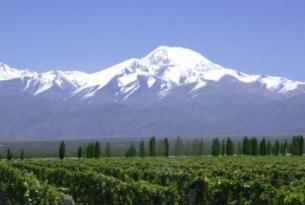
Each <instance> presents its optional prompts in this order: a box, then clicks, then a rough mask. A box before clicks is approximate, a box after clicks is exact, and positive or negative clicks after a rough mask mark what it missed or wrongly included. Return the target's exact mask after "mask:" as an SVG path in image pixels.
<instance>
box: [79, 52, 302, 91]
mask: <svg viewBox="0 0 305 205" xmlns="http://www.w3.org/2000/svg"><path fill="white" fill-rule="evenodd" d="M139 76H146V77H147V79H148V80H147V85H148V87H152V86H153V84H154V83H155V82H156V81H158V80H161V81H163V86H162V88H163V89H162V88H161V90H160V93H161V92H163V91H164V90H170V89H171V88H173V87H176V86H181V85H186V84H195V86H194V88H193V89H192V91H195V90H198V89H201V88H203V87H205V86H206V85H207V83H208V82H209V81H214V82H217V81H219V80H221V79H222V78H223V77H225V76H231V77H234V78H235V79H237V80H239V81H240V82H243V83H255V82H259V83H260V84H261V85H262V86H264V87H265V88H266V89H268V90H271V91H273V92H276V93H286V92H289V91H293V90H296V89H297V88H298V87H299V85H305V83H302V82H297V81H291V80H287V79H284V78H279V77H272V76H260V75H249V74H245V73H241V72H238V71H236V70H233V69H228V68H224V67H222V66H220V65H217V64H215V63H213V62H211V61H210V60H208V59H207V58H205V57H204V56H202V55H201V54H199V53H197V52H194V51H192V50H189V49H185V48H180V47H166V46H161V47H158V48H157V49H155V50H154V51H152V52H151V53H149V54H148V55H147V56H145V57H144V58H142V59H130V60H127V61H124V62H122V63H120V64H117V65H115V66H113V67H110V68H107V69H105V70H102V71H100V72H97V73H93V74H90V77H89V78H88V83H87V84H86V85H85V86H83V87H82V88H80V89H79V91H82V90H87V93H86V97H92V96H94V95H95V93H96V92H97V91H98V90H100V89H102V88H103V87H104V86H106V85H107V84H108V83H109V82H110V81H111V80H112V79H113V78H117V80H118V82H119V87H120V88H122V89H121V91H122V92H126V90H127V91H128V89H127V88H128V87H129V88H130V84H131V83H134V82H136V81H137V79H138V78H139ZM90 88H91V89H90ZM125 88H126V89H125Z"/></svg>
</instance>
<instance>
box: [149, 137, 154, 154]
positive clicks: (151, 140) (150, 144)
mask: <svg viewBox="0 0 305 205" xmlns="http://www.w3.org/2000/svg"><path fill="white" fill-rule="evenodd" d="M149 156H151V157H155V156H156V138H155V137H154V136H153V137H151V138H150V140H149Z"/></svg>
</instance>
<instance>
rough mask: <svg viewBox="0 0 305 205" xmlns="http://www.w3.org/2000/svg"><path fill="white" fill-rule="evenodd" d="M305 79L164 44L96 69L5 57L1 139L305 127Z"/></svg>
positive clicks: (0, 81)
mask: <svg viewBox="0 0 305 205" xmlns="http://www.w3.org/2000/svg"><path fill="white" fill-rule="evenodd" d="M304 107H305V83H304V82H298V81H293V80H289V79H286V78H281V77H273V76H265V75H250V74H245V73H242V72H238V71H236V70H233V69H229V68H225V67H222V66H220V65H218V64H215V63H213V62H211V61H210V60H209V59H207V58H206V57H204V56H202V55H201V54H199V53H197V52H195V51H192V50H190V49H186V48H181V47H166V46H161V47H158V48H156V49H155V50H153V51H152V52H151V53H149V54H148V55H147V56H145V57H143V58H140V59H138V58H133V59H129V60H126V61H124V62H122V63H119V64H117V65H114V66H112V67H109V68H106V69H102V70H101V71H99V72H96V73H90V74H89V73H85V72H80V71H61V70H53V71H48V72H43V73H38V72H34V71H30V70H20V69H15V68H11V67H10V66H8V65H6V64H3V63H0V139H2V140H22V139H71V138H110V137H116V138H117V137H145V136H146V137H147V136H151V135H156V136H169V137H174V136H178V135H180V136H185V137H200V136H215V135H264V134H292V133H300V132H303V133H304V132H305V109H304Z"/></svg>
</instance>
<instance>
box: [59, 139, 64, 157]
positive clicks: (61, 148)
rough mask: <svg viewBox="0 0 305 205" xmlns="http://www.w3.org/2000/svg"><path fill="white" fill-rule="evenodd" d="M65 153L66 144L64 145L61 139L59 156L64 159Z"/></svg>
mask: <svg viewBox="0 0 305 205" xmlns="http://www.w3.org/2000/svg"><path fill="white" fill-rule="evenodd" d="M65 155H66V145H65V143H64V141H61V143H60V145H59V158H60V159H64V158H65Z"/></svg>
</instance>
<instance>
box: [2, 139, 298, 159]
mask: <svg viewBox="0 0 305 205" xmlns="http://www.w3.org/2000/svg"><path fill="white" fill-rule="evenodd" d="M171 143H172V144H173V145H172V146H171V145H170V144H171ZM208 145H211V146H208V147H207V149H205V144H204V141H203V140H202V139H195V140H193V141H183V140H182V138H181V137H177V138H176V140H175V141H170V140H169V139H168V138H163V139H156V138H155V137H151V138H150V139H149V141H148V142H145V141H144V140H142V141H140V143H139V144H138V145H137V144H135V143H131V144H130V146H129V147H128V149H127V151H126V152H125V156H126V157H135V156H140V157H146V156H150V157H155V156H165V157H168V156H169V155H173V156H181V155H195V156H196V155H197V156H200V155H203V154H209V153H210V154H211V155H213V156H219V155H223V156H224V155H226V156H232V155H252V156H258V155H260V156H266V155H276V156H277V155H283V156H284V155H287V154H288V153H289V154H291V155H300V156H301V155H303V153H304V138H303V136H295V137H293V138H292V141H291V143H288V141H287V140H284V141H279V140H275V141H273V142H272V141H270V140H266V139H265V138H262V139H258V138H255V137H253V138H248V137H244V138H243V139H242V140H241V141H240V140H239V141H237V142H235V141H233V140H232V139H231V138H225V139H219V138H214V139H213V140H212V143H209V144H208ZM101 153H102V152H101V145H100V143H99V142H98V141H97V142H95V143H90V144H88V145H86V146H83V147H79V148H78V150H77V157H78V158H96V159H97V158H100V157H101ZM103 153H104V154H103V156H106V157H111V156H113V151H112V146H111V144H110V143H109V142H107V143H106V147H105V150H104V152H103ZM24 155H25V154H24V150H23V149H21V150H20V159H22V160H23V159H24ZM65 156H66V146H65V143H64V142H63V141H62V142H61V143H60V146H59V158H60V159H64V158H65ZM6 157H7V160H11V159H12V158H13V153H12V152H11V151H10V149H8V150H7V156H6ZM0 158H1V157H0Z"/></svg>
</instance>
